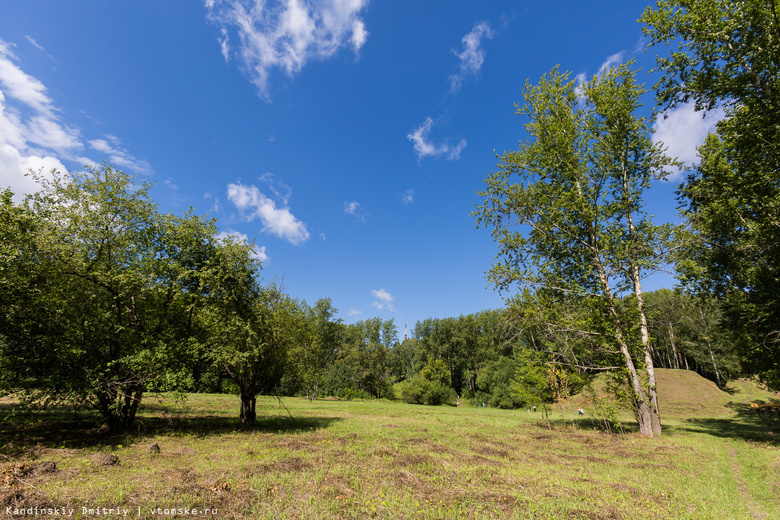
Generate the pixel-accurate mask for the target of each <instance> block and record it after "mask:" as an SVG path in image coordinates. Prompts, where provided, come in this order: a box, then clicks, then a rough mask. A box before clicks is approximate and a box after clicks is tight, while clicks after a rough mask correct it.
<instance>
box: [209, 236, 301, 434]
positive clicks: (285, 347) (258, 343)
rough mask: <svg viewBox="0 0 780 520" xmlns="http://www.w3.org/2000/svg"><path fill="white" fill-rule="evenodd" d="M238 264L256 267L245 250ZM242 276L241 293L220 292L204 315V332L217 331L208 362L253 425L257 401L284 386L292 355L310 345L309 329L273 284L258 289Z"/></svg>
mask: <svg viewBox="0 0 780 520" xmlns="http://www.w3.org/2000/svg"><path fill="white" fill-rule="evenodd" d="M231 246H232V247H235V246H236V245H235V244H232V245H231ZM244 251H245V250H244ZM234 260H237V261H238V262H239V263H240V264H243V265H244V266H248V265H249V266H251V264H248V261H249V260H251V259H249V258H248V256H247V255H246V254H245V253H244V254H242V253H241V252H240V250H239V253H238V255H236V256H234ZM242 271H243V272H244V273H246V274H245V275H244V276H242V277H239V279H238V280H237V282H238V283H236V284H235V287H236V288H237V289H238V290H231V291H230V292H229V293H225V292H223V291H218V292H216V294H215V296H216V298H217V301H215V302H212V305H211V306H210V307H209V309H207V312H206V313H204V317H203V320H204V321H203V326H204V328H205V329H208V330H210V331H212V333H211V335H210V336H209V337H207V338H206V339H205V340H204V343H205V347H206V359H207V360H209V361H210V362H211V363H212V364H213V365H214V366H215V368H217V369H218V370H220V371H221V372H222V373H224V374H225V375H226V376H227V377H228V378H230V380H232V381H233V382H234V383H235V384H236V386H237V387H238V389H239V396H240V399H241V410H240V412H239V418H240V420H241V422H242V423H251V422H254V421H255V419H256V418H257V412H256V403H257V396H258V395H259V394H263V393H270V392H271V391H273V390H274V388H276V386H277V385H278V384H279V382H280V381H281V379H282V376H284V373H285V370H286V367H287V360H288V352H289V351H290V350H291V349H293V348H294V347H295V346H297V345H300V343H301V342H302V341H305V335H306V327H307V323H306V316H305V311H304V310H303V309H302V307H301V304H300V303H299V302H298V301H297V300H294V299H293V298H290V297H289V296H288V295H286V294H284V292H282V290H281V289H280V288H279V287H277V286H276V285H275V284H273V283H270V284H268V285H267V286H265V287H261V286H259V285H256V281H255V278H254V276H253V274H254V273H253V272H252V268H251V267H249V268H246V267H245V269H237V272H242Z"/></svg>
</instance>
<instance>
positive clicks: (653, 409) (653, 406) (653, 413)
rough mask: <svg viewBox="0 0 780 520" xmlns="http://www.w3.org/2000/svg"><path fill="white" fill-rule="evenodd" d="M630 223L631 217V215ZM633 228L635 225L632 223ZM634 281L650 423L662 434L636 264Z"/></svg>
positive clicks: (651, 354)
mask: <svg viewBox="0 0 780 520" xmlns="http://www.w3.org/2000/svg"><path fill="white" fill-rule="evenodd" d="M629 224H631V219H630V217H629ZM630 228H631V229H632V230H633V225H630ZM631 277H632V281H633V282H634V293H635V294H636V303H637V308H638V309H639V326H640V332H641V335H642V349H643V350H644V353H645V369H646V370H647V393H648V396H649V398H650V402H649V403H648V406H649V408H650V423H651V425H652V428H653V435H661V415H660V413H659V412H658V392H657V391H656V384H655V367H654V366H653V352H652V348H651V346H650V331H649V329H648V326H647V314H646V313H645V299H644V295H643V294H642V282H641V280H640V278H639V269H638V268H637V267H636V266H633V267H632V270H631Z"/></svg>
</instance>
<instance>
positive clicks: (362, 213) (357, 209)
mask: <svg viewBox="0 0 780 520" xmlns="http://www.w3.org/2000/svg"><path fill="white" fill-rule="evenodd" d="M344 213H346V214H347V215H351V216H353V217H355V218H356V219H357V220H359V221H361V222H365V221H366V217H367V216H368V211H366V209H365V208H364V207H363V206H362V205H361V204H360V203H359V202H358V201H356V200H353V201H351V202H346V201H345V202H344Z"/></svg>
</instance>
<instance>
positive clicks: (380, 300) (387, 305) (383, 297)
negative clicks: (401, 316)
mask: <svg viewBox="0 0 780 520" xmlns="http://www.w3.org/2000/svg"><path fill="white" fill-rule="evenodd" d="M371 294H373V295H374V298H376V301H375V302H374V303H372V304H371V306H372V307H376V308H377V309H379V310H380V311H381V310H383V309H387V310H388V311H395V307H393V300H394V298H393V296H392V295H391V294H390V293H389V292H387V291H385V290H384V288H382V289H379V290H378V291H377V290H372V291H371Z"/></svg>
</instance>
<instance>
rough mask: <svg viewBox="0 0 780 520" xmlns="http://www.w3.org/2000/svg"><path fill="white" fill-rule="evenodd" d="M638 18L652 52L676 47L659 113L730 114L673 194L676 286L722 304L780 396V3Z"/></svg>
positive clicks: (659, 7) (683, 5)
mask: <svg viewBox="0 0 780 520" xmlns="http://www.w3.org/2000/svg"><path fill="white" fill-rule="evenodd" d="M640 21H641V22H643V23H644V24H645V26H644V27H643V31H644V32H645V34H647V35H649V36H650V37H651V42H650V46H653V45H658V44H664V45H669V44H673V43H674V44H676V47H677V48H676V50H674V51H673V52H671V53H670V54H668V55H666V54H662V55H659V56H658V57H657V63H658V69H659V70H660V72H661V73H662V74H663V76H662V78H661V80H660V81H659V83H658V84H657V85H656V89H657V91H658V92H657V95H658V99H659V101H660V103H661V104H662V105H663V106H664V108H673V107H675V106H677V105H679V104H681V103H684V102H688V101H693V102H694V103H695V107H696V109H697V110H711V109H714V108H716V107H723V108H724V110H725V115H726V117H725V119H723V120H722V121H720V122H719V123H718V125H717V135H711V136H710V137H708V139H707V141H706V142H705V144H704V146H703V147H702V148H701V149H700V157H701V161H700V164H699V165H698V166H697V167H696V168H694V169H693V170H692V171H691V172H690V174H689V175H688V178H687V180H686V181H685V182H684V183H683V184H682V185H681V186H680V189H679V191H678V194H679V201H680V204H681V206H682V214H683V215H684V216H685V217H686V218H687V219H688V222H689V226H690V231H691V234H690V236H689V240H688V241H687V242H686V247H685V248H684V249H683V255H682V257H683V258H682V260H681V262H680V267H679V269H680V274H681V277H682V280H683V282H684V283H685V284H686V286H687V287H689V288H690V289H691V290H693V291H695V292H698V293H701V294H709V295H712V296H715V297H717V298H718V299H719V300H721V302H722V303H723V320H722V323H723V324H724V325H725V326H727V327H728V328H729V329H730V330H731V331H732V332H733V334H734V339H735V340H736V342H737V344H738V346H739V347H740V350H741V352H742V359H743V368H744V370H745V371H746V373H748V374H754V375H757V376H758V377H759V378H760V379H761V380H762V381H764V382H765V383H767V384H768V385H769V386H770V387H772V388H774V389H780V328H779V327H778V323H780V300H779V299H778V298H780V277H778V274H777V273H778V272H780V76H779V75H778V73H779V72H780V5H778V4H777V3H776V2H775V1H774V0H768V1H763V0H734V1H730V2H714V1H710V0H664V1H659V2H657V3H656V5H655V8H651V7H648V8H647V9H646V10H645V12H644V14H643V15H642V18H641V19H640Z"/></svg>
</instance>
